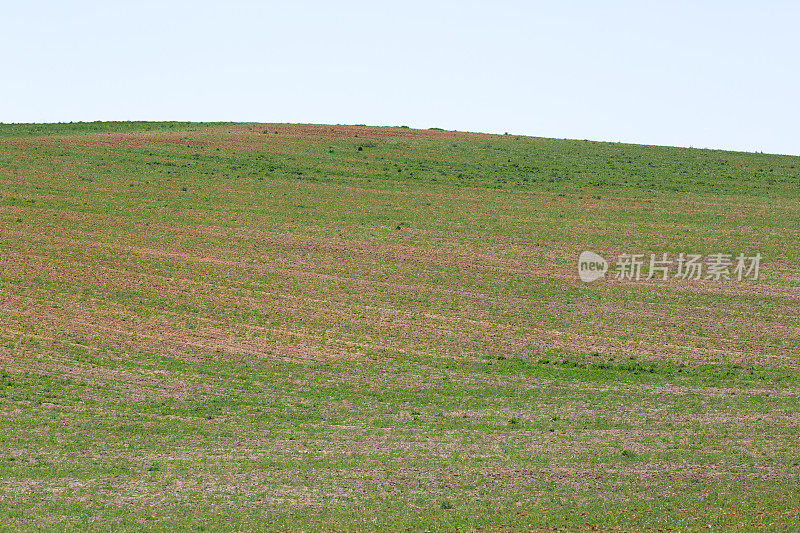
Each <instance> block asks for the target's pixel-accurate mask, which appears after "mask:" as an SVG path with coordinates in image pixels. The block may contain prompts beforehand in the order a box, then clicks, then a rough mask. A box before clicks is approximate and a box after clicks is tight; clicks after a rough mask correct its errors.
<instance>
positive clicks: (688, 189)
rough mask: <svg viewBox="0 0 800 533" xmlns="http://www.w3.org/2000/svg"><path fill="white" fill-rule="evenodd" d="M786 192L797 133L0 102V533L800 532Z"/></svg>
mask: <svg viewBox="0 0 800 533" xmlns="http://www.w3.org/2000/svg"><path fill="white" fill-rule="evenodd" d="M97 133H104V134H108V135H104V136H101V137H98V136H96V135H94V134H97ZM359 148H360V149H359ZM798 199H800V158H798V157H789V156H778V155H767V154H746V153H733V152H720V151H707V150H693V149H679V148H668V147H649V146H633V145H622V144H613V143H591V142H585V141H560V140H552V139H539V138H527V137H517V136H509V135H506V136H486V135H475V134H458V133H453V132H444V131H439V130H430V131H419V130H411V129H408V128H363V127H359V128H350V127H342V126H304V125H280V124H277V125H276V124H254V125H237V124H200V123H192V124H188V123H78V124H58V125H0V252H2V254H3V262H2V265H1V266H2V270H0V501H2V505H0V524H1V525H0V530H9V531H19V530H23V531H25V530H54V531H55V530H58V531H60V530H65V529H79V530H91V531H101V530H102V531H106V530H143V529H147V530H181V531H185V530H195V531H202V530H218V529H219V530H229V531H236V530H304V531H317V530H387V531H389V530H391V531H396V530H405V529H410V530H413V531H425V530H431V531H452V530H465V531H466V530H474V529H479V528H485V529H489V530H499V529H504V528H510V529H512V530H528V529H532V530H544V529H549V528H560V529H562V530H568V531H590V530H592V528H597V529H600V530H614V531H619V530H622V531H642V530H652V531H658V530H659V529H661V530H680V531H704V530H708V529H709V528H710V529H711V530H715V531H718V530H731V531H733V530H736V531H740V530H764V529H766V530H774V531H792V530H796V529H798V528H800V490H798V487H800V483H798V481H800V446H798V442H800V441H799V439H800V432H798V426H797V421H798V419H799V418H800V401H798V397H799V396H800V378H799V377H798V374H797V370H798V366H799V365H798V362H800V359H798V354H799V353H800V335H798V329H797V326H796V325H797V324H798V323H800V268H798V261H800V252H798V247H797V243H798V242H800V227H799V226H798V220H800V202H799V201H798ZM585 249H589V250H594V251H597V252H599V253H601V254H603V255H605V256H606V257H609V258H611V257H614V256H615V255H616V254H620V253H630V252H636V253H648V254H649V253H651V252H652V253H659V254H660V253H662V252H669V253H670V254H673V255H674V254H677V253H680V252H692V253H703V254H707V253H713V252H727V253H737V252H745V253H748V254H749V253H755V252H756V251H758V252H761V253H762V254H763V255H764V262H763V271H762V278H761V279H760V280H758V281H752V280H747V281H743V282H736V281H729V282H720V283H714V282H688V281H687V282H677V281H671V282H668V283H662V282H655V281H651V282H645V281H641V282H638V283H637V282H614V281H607V282H602V283H595V284H590V285H586V284H583V283H581V282H580V281H578V279H577V275H576V272H575V268H576V261H577V255H578V253H579V252H580V251H582V250H585Z"/></svg>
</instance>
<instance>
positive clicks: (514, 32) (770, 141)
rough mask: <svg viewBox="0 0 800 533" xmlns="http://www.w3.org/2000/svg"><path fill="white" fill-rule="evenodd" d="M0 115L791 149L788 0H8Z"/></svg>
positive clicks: (2, 118)
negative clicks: (403, 128) (400, 128)
mask: <svg viewBox="0 0 800 533" xmlns="http://www.w3.org/2000/svg"><path fill="white" fill-rule="evenodd" d="M0 21H1V22H2V32H0V47H2V50H3V61H2V63H0V65H2V82H0V122H55V121H78V120H83V121H91V120H193V121H218V120H219V121H258V122H315V123H342V124H358V123H363V124H374V125H400V124H405V125H409V126H412V127H420V128H428V127H432V126H436V127H442V128H446V129H459V130H468V131H486V132H495V133H503V132H506V131H507V132H510V133H516V134H528V135H537V136H545V137H559V138H561V137H567V138H577V139H594V140H609V141H624V142H635V143H644V144H667V145H678V146H695V147H714V148H728V149H738V150H748V151H761V150H763V151H765V152H775V153H792V154H800V98H799V97H798V95H800V2H789V1H784V2H779V1H770V0H764V1H759V2H749V3H743V2H742V3H739V2H735V1H734V2H730V1H729V2H710V1H709V2H703V1H695V2H666V1H663V2H644V1H641V2H617V1H613V0H607V1H604V2H513V1H503V0H500V1H493V2H490V1H485V2H469V1H461V2H455V1H439V2H437V1H435V0H430V1H428V2H417V1H413V0H412V1H403V2H379V1H373V2H312V1H298V2H286V3H283V2H281V3H279V2H255V1H244V0H233V1H226V2H222V1H220V2H205V1H194V2H188V1H180V0H175V1H170V0H162V1H159V2H154V1H114V0H106V1H103V2H86V1H74V2H45V1H35V0H34V1H29V2H6V3H4V5H3V9H2V12H1V14H0Z"/></svg>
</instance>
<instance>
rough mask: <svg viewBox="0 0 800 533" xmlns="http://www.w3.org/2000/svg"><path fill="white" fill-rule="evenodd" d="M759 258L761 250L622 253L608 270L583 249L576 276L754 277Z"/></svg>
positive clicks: (633, 278) (605, 263)
mask: <svg viewBox="0 0 800 533" xmlns="http://www.w3.org/2000/svg"><path fill="white" fill-rule="evenodd" d="M761 259H762V255H761V254H760V253H757V254H755V255H752V256H747V255H745V254H741V253H740V254H738V255H734V254H722V253H714V254H708V255H706V256H705V257H703V256H702V255H700V254H686V253H680V254H678V255H677V256H674V257H673V256H670V255H669V254H667V253H663V254H661V255H656V254H649V258H648V257H647V256H646V255H645V254H637V253H625V254H620V255H619V256H617V260H616V263H615V264H614V268H613V269H610V268H609V263H608V261H606V260H605V259H603V257H602V256H600V255H598V254H596V253H594V252H589V251H585V252H582V253H581V255H580V257H579V258H578V276H579V277H580V279H581V281H584V282H586V283H591V282H593V281H597V280H598V279H600V278H603V277H606V272H608V271H609V270H612V272H611V273H610V274H609V278H610V279H614V280H619V281H624V280H629V281H639V280H641V279H644V280H647V281H649V280H651V279H659V280H662V281H666V280H668V279H670V278H672V279H679V280H690V281H699V280H709V281H727V280H731V279H736V280H738V281H742V280H743V279H752V280H757V279H758V276H759V274H760V269H761Z"/></svg>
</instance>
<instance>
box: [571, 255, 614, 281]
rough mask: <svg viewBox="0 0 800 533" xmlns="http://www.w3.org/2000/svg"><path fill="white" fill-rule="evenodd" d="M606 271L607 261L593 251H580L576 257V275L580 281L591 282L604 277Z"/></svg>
mask: <svg viewBox="0 0 800 533" xmlns="http://www.w3.org/2000/svg"><path fill="white" fill-rule="evenodd" d="M606 272H608V261H606V260H605V259H604V258H603V256H601V255H598V254H596V253H594V252H589V251H586V252H581V255H580V257H578V276H579V277H580V278H581V281H585V282H586V283H591V282H593V281H597V280H598V279H600V278H602V277H605V275H606Z"/></svg>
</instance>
